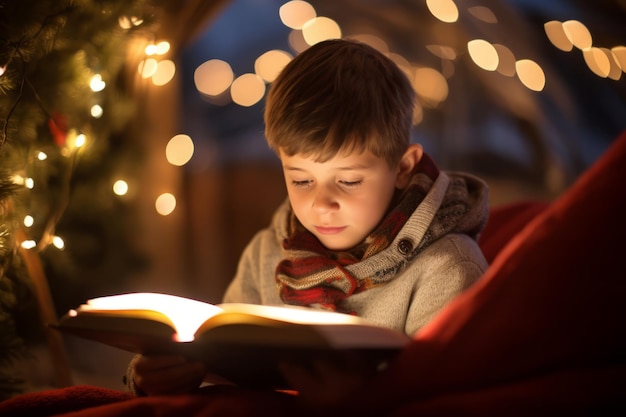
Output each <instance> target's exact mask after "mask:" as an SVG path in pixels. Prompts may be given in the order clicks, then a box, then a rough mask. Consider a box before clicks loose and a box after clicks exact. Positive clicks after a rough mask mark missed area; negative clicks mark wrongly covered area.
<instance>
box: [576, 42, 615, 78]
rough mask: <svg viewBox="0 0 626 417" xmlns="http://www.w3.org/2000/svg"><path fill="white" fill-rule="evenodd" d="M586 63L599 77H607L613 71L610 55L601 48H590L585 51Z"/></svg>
mask: <svg viewBox="0 0 626 417" xmlns="http://www.w3.org/2000/svg"><path fill="white" fill-rule="evenodd" d="M583 57H584V58H585V63H586V64H587V66H588V67H589V69H590V70H591V71H592V72H593V73H594V74H596V75H597V76H598V77H602V78H606V77H608V76H609V72H610V71H611V62H610V61H609V57H608V56H607V55H606V54H605V53H604V52H603V51H602V50H601V49H600V48H595V47H592V48H589V49H587V50H584V51H583Z"/></svg>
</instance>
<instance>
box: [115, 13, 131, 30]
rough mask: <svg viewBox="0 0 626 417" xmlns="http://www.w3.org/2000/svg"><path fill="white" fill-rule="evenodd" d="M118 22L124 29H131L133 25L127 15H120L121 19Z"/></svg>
mask: <svg viewBox="0 0 626 417" xmlns="http://www.w3.org/2000/svg"><path fill="white" fill-rule="evenodd" d="M117 23H118V24H119V25H120V27H121V28H122V29H130V28H131V27H132V26H133V25H132V23H131V22H130V19H129V18H128V17H127V16H120V17H119V19H117Z"/></svg>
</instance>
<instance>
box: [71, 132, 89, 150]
mask: <svg viewBox="0 0 626 417" xmlns="http://www.w3.org/2000/svg"><path fill="white" fill-rule="evenodd" d="M86 142H87V136H85V135H84V134H83V133H80V134H78V135H76V138H75V139H74V147H75V148H81V147H83V146H85V143H86Z"/></svg>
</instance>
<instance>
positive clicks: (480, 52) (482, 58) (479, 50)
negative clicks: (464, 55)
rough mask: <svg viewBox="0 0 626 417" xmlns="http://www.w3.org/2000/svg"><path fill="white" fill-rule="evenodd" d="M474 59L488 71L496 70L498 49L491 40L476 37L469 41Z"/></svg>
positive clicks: (471, 55)
mask: <svg viewBox="0 0 626 417" xmlns="http://www.w3.org/2000/svg"><path fill="white" fill-rule="evenodd" d="M467 50H468V51H469V54H470V57H471V58H472V61H474V63H475V64H476V65H478V66H479V67H480V68H482V69H484V70H486V71H495V69H496V68H498V51H496V48H495V47H494V46H493V45H492V44H491V43H489V42H487V41H486V40H483V39H474V40H471V41H469V42H468V43H467Z"/></svg>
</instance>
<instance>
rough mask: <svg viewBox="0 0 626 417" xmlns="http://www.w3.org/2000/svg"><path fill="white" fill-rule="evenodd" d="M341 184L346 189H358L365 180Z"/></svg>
mask: <svg viewBox="0 0 626 417" xmlns="http://www.w3.org/2000/svg"><path fill="white" fill-rule="evenodd" d="M339 182H340V183H341V185H343V186H344V187H347V188H354V187H358V186H359V185H361V183H362V182H363V180H358V181H339Z"/></svg>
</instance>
